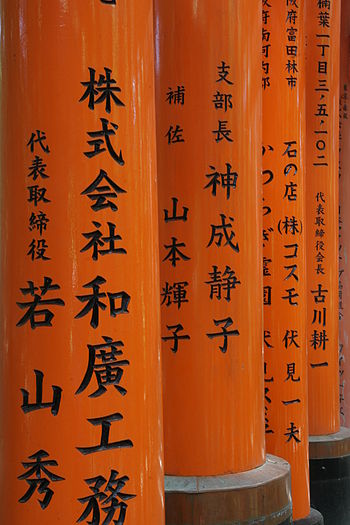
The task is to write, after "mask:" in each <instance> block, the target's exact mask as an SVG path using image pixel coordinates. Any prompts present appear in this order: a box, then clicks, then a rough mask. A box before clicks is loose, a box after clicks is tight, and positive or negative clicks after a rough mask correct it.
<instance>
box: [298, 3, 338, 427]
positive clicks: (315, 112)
mask: <svg viewBox="0 0 350 525" xmlns="http://www.w3.org/2000/svg"><path fill="white" fill-rule="evenodd" d="M339 38H340V2H331V5H330V7H326V8H319V7H318V3H317V2H313V1H308V2H306V42H307V46H306V108H307V111H306V131H307V140H306V144H307V150H306V161H307V162H306V181H307V196H306V203H307V205H306V209H307V243H308V249H307V265H308V266H307V293H308V327H307V339H308V350H309V432H310V434H311V435H322V434H331V433H335V432H338V431H339V428H340V421H339V375H338V162H339V41H340V40H339Z"/></svg>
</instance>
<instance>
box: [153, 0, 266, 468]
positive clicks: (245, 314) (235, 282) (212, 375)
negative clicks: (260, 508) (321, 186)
mask: <svg viewBox="0 0 350 525" xmlns="http://www.w3.org/2000/svg"><path fill="white" fill-rule="evenodd" d="M155 5H156V10H155V17H156V18H155V28H156V35H155V38H156V104H157V140H158V181H159V182H158V184H159V218H160V260H161V293H162V295H161V301H162V306H161V313H162V334H161V335H162V338H163V358H164V361H163V363H164V372H163V379H164V389H163V392H164V418H165V423H164V425H165V430H164V432H165V471H166V473H167V474H172V475H179V476H185V475H197V476H201V475H215V474H224V473H231V472H240V471H245V470H249V469H252V468H254V467H256V466H258V465H261V464H262V463H263V462H264V427H263V357H262V271H261V257H262V253H261V226H262V221H261V213H260V210H261V185H260V178H258V174H259V173H261V74H260V71H261V64H260V56H259V51H260V46H261V23H260V20H261V16H260V13H261V11H260V9H261V4H260V1H257V0H249V1H247V0H244V1H243V0H237V1H235V2H231V1H230V0H223V1H222V2H221V3H220V9H218V7H217V5H216V4H215V2H212V1H211V0H203V1H201V2H196V1H193V2H188V0H178V1H176V2H162V1H160V0H158V1H156V4H155ZM175 93H176V94H177V95H176V96H175ZM182 95H183V98H182ZM225 95H226V97H225ZM225 104H226V106H225ZM220 122H221V124H220ZM225 134H226V136H224V135H225ZM225 174H226V175H227V174H229V176H228V179H229V181H230V182H229V185H228V186H227V184H226V182H225V181H227V177H225ZM217 181H218V182H217ZM222 181H224V182H223V183H222ZM174 199H177V200H174ZM175 205H176V206H177V215H178V216H182V218H184V215H185V218H186V220H170V221H169V220H165V219H169V218H171V217H173V206H175ZM186 210H187V211H186ZM166 213H167V214H168V215H166ZM225 235H226V236H225ZM172 247H174V249H172ZM174 250H180V252H181V253H182V255H181V254H179V253H178V252H177V251H174ZM174 255H175V257H177V258H178V259H177V260H176V259H175V257H173V256H174ZM183 256H185V258H184V257H183ZM214 273H215V274H216V275H214ZM176 283H183V284H182V285H181V286H180V288H181V289H182V290H184V291H185V295H184V294H183V295H182V298H183V299H184V301H187V302H180V303H179V301H178V293H177V292H178V291H179V285H177V284H176ZM230 283H231V284H230ZM174 285H175V286H174ZM230 287H231V288H230ZM210 295H211V296H212V298H211V297H210ZM215 323H216V325H215ZM179 325H180V326H179ZM224 330H227V331H228V332H232V333H231V334H230V335H228V336H227V340H226V343H227V346H225V338H224V336H223V335H220V334H223V333H224ZM237 331H238V332H239V335H238V333H237ZM175 332H176V335H174V333H175ZM213 334H219V335H217V336H216V335H213ZM175 336H177V337H182V336H185V337H186V338H185V339H179V340H178V341H177V343H178V347H176V346H175V339H174V337H175ZM168 338H169V339H168ZM171 338H172V339H171ZM220 347H221V349H220Z"/></svg>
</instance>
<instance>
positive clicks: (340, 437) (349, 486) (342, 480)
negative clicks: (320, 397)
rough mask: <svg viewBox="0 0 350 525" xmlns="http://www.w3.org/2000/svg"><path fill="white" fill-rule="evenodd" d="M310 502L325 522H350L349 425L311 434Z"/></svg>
mask: <svg viewBox="0 0 350 525" xmlns="http://www.w3.org/2000/svg"><path fill="white" fill-rule="evenodd" d="M309 442H310V493H311V494H310V495H311V505H312V506H313V507H315V508H317V509H318V510H319V511H320V512H321V513H322V515H323V518H324V523H325V525H345V524H346V525H349V524H350V429H348V428H343V427H342V428H341V429H340V432H337V433H336V434H328V435H324V436H310V438H309Z"/></svg>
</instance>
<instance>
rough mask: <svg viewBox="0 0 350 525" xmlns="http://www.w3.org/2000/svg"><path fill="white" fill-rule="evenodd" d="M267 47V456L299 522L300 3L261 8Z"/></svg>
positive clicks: (303, 357)
mask: <svg viewBox="0 0 350 525" xmlns="http://www.w3.org/2000/svg"><path fill="white" fill-rule="evenodd" d="M262 45H263V195H264V207H263V216H264V219H263V227H264V249H263V255H264V271H263V274H264V299H265V300H264V334H265V338H264V340H265V341H264V342H265V345H264V349H265V417H266V419H265V422H266V428H265V430H266V450H267V452H269V453H270V454H274V455H276V456H280V457H282V458H284V459H286V460H287V461H288V462H289V463H290V465H291V477H292V499H293V518H294V520H298V519H302V518H305V517H306V516H308V515H309V513H310V496H309V460H308V448H309V443H308V409H307V397H308V396H307V345H306V282H305V281H306V253H305V247H306V235H305V53H304V2H303V1H302V0H301V1H299V2H298V3H297V7H292V6H287V5H286V2H285V1H284V0H278V1H277V2H273V4H272V5H271V7H267V6H265V7H263V41H262ZM294 46H295V47H294ZM292 49H295V50H296V51H295V54H294V55H293V56H291V55H290V54H288V53H290V52H291V50H292Z"/></svg>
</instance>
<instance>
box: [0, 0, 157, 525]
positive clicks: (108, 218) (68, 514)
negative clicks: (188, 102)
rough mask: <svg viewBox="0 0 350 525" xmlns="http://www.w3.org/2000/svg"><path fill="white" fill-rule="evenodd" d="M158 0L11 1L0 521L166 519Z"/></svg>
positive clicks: (4, 25) (6, 50)
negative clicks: (156, 49)
mask: <svg viewBox="0 0 350 525" xmlns="http://www.w3.org/2000/svg"><path fill="white" fill-rule="evenodd" d="M153 49H154V48H153V8H152V1H151V0H137V1H136V0H135V1H134V0H132V1H130V0H128V1H126V0H118V1H115V0H114V1H113V0H75V1H74V2H66V1H63V0H61V1H60V0H58V1H54V2H52V1H49V2H42V1H40V0H31V1H30V2H27V1H26V0H6V1H4V2H2V5H1V51H2V112H1V116H2V133H1V162H2V164H1V176H2V217H1V227H2V247H3V251H2V274H1V275H2V355H1V376H0V384H1V411H0V413H1V476H0V477H1V482H0V483H1V489H0V492H1V499H0V501H1V503H0V516H1V518H0V521H1V523H11V524H12V525H19V524H22V523H32V524H34V523H50V525H56V524H57V525H58V524H63V523H64V524H68V523H90V524H93V525H99V524H102V523H104V524H107V523H118V524H120V525H121V524H124V523H125V524H142V525H146V524H149V525H150V524H155V523H156V524H157V525H158V524H162V523H163V495H162V494H163V478H162V446H161V430H162V428H161V423H162V417H161V410H162V407H161V395H160V366H159V352H158V350H159V340H160V333H159V315H158V312H159V304H158V301H159V284H158V277H159V276H158V245H157V200H156V184H155V182H156V177H155V169H156V162H155V160H156V159H155V155H156V150H155V118H154V84H153Z"/></svg>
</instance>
